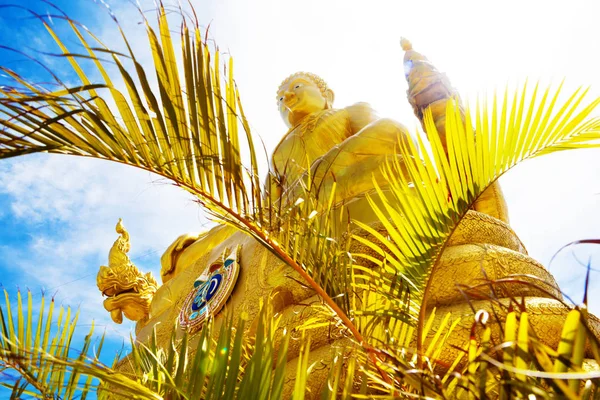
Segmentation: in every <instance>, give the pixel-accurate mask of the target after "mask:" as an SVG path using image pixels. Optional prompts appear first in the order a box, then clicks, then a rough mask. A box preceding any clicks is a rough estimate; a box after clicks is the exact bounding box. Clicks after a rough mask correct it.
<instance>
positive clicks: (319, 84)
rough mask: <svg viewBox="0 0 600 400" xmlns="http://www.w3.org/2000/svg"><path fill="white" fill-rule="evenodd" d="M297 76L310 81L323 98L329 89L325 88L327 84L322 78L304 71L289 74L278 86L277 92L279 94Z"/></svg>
mask: <svg viewBox="0 0 600 400" xmlns="http://www.w3.org/2000/svg"><path fill="white" fill-rule="evenodd" d="M299 76H303V77H306V78H308V79H310V80H311V81H312V82H313V83H314V84H315V85H317V87H318V88H319V90H320V91H321V94H322V95H323V97H325V96H326V93H327V90H328V89H329V87H328V86H327V83H326V82H325V81H324V80H323V78H321V77H320V76H319V75H316V74H313V73H310V72H304V71H300V72H296V73H295V74H291V75H290V76H288V77H287V78H285V79H284V80H283V82H281V85H279V88H278V89H277V91H278V92H279V91H280V90H281V88H282V87H283V86H284V85H286V84H288V83H290V81H292V80H293V79H295V78H297V77H299Z"/></svg>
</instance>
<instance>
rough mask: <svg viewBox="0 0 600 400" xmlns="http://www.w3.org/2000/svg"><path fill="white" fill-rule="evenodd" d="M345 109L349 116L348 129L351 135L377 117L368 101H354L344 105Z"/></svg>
mask: <svg viewBox="0 0 600 400" xmlns="http://www.w3.org/2000/svg"><path fill="white" fill-rule="evenodd" d="M345 110H346V111H347V112H348V116H349V117H350V118H349V120H350V131H351V132H352V134H353V135H354V134H356V133H358V132H360V131H361V130H362V129H363V128H364V127H366V126H367V125H369V124H371V123H373V122H375V121H377V120H378V119H379V118H378V117H377V113H375V110H373V108H372V107H371V106H370V105H369V104H368V103H356V104H353V105H351V106H350V107H346V108H345Z"/></svg>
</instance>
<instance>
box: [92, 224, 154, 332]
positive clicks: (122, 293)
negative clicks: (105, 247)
mask: <svg viewBox="0 0 600 400" xmlns="http://www.w3.org/2000/svg"><path fill="white" fill-rule="evenodd" d="M115 229H116V231H117V233H118V234H119V235H120V236H119V238H118V239H117V240H116V241H115V243H114V244H113V246H112V248H111V249H110V251H109V253H108V267H106V266H101V267H100V270H99V271H98V275H97V276H96V284H97V285H98V289H99V290H100V291H101V292H102V294H103V295H104V296H107V297H108V298H107V299H106V300H104V308H105V309H106V311H108V312H110V316H111V318H112V320H113V321H114V322H116V323H117V324H120V323H122V322H123V314H125V317H127V318H128V319H130V320H132V321H138V322H142V323H143V322H144V321H147V320H148V317H149V314H150V303H151V302H152V297H153V296H154V293H156V289H157V288H158V284H157V282H156V280H155V279H154V277H153V276H152V273H151V272H148V273H146V274H144V273H142V272H140V270H139V269H138V268H137V267H136V266H135V265H133V263H132V262H131V260H130V259H129V257H128V256H127V253H128V252H129V248H130V243H129V232H127V230H126V229H125V228H124V227H123V222H122V220H121V219H120V218H119V222H117V226H116V228H115Z"/></svg>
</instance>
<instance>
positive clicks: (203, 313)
mask: <svg viewBox="0 0 600 400" xmlns="http://www.w3.org/2000/svg"><path fill="white" fill-rule="evenodd" d="M239 253H240V246H238V247H237V249H236V250H235V251H232V252H231V253H230V254H229V256H227V257H223V260H219V261H217V262H214V263H212V264H211V265H210V267H209V268H208V269H207V270H206V271H205V272H204V273H203V274H202V275H200V276H199V277H198V279H196V281H195V282H194V289H193V290H192V291H191V292H190V294H188V296H187V297H186V299H185V301H184V303H183V307H182V308H181V312H180V313H179V324H180V325H181V327H182V328H187V329H189V330H190V331H192V332H193V331H196V330H198V329H199V328H200V327H201V326H202V324H203V323H204V321H205V320H206V319H207V318H208V317H209V316H210V315H215V314H217V313H218V312H219V311H220V310H221V308H223V306H224V305H225V303H226V302H227V299H228V298H229V296H230V295H231V292H232V291H233V287H234V286H235V282H236V281H237V278H238V275H239V271H240V265H239ZM225 254H227V251H226V252H225Z"/></svg>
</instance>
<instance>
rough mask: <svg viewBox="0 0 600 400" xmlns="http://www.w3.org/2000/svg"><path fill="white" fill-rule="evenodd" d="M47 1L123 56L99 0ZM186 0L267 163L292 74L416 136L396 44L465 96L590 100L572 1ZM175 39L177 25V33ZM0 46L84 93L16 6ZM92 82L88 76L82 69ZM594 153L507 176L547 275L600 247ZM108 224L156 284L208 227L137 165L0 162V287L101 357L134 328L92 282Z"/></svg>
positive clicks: (137, 39) (566, 274)
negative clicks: (66, 315)
mask: <svg viewBox="0 0 600 400" xmlns="http://www.w3.org/2000/svg"><path fill="white" fill-rule="evenodd" d="M54 3H55V4H57V5H58V6H59V7H61V8H62V9H63V10H64V11H65V12H67V13H68V14H69V15H70V16H71V17H72V18H73V19H76V20H78V21H80V22H82V23H83V24H85V25H86V26H87V27H88V28H90V29H91V30H93V31H94V32H96V33H97V34H98V35H99V36H100V37H101V38H102V39H103V40H104V41H105V42H106V43H109V44H110V45H111V46H113V47H114V48H115V49H116V50H119V49H122V43H121V41H120V40H119V37H118V32H117V31H116V30H115V27H114V24H113V22H112V21H111V19H110V18H109V15H108V13H107V11H106V8H105V7H104V6H103V5H102V4H100V3H97V2H94V1H92V0H78V1H71V0H64V1H55V2H54ZM109 3H110V4H111V7H112V9H113V11H114V13H115V14H116V15H117V17H118V18H119V20H120V22H121V24H122V25H123V28H124V29H125V31H126V32H127V33H128V34H130V35H131V36H130V39H131V42H132V45H133V48H134V49H135V51H136V52H137V54H138V58H139V59H140V61H141V62H142V64H143V65H144V66H146V67H150V66H151V56H150V54H149V50H148V46H147V44H146V39H145V33H144V29H143V26H142V25H140V22H141V21H142V19H141V17H140V16H139V14H138V13H137V11H136V10H135V8H134V7H133V6H131V4H129V2H127V1H116V0H115V1H112V2H109ZM173 3H174V2H167V4H173ZM193 3H194V4H195V6H196V7H197V12H198V15H199V16H200V20H201V23H202V24H204V26H207V25H208V24H209V23H210V35H209V36H210V37H212V38H214V39H215V40H216V41H217V43H218V44H219V46H220V49H221V51H223V52H226V53H230V54H233V56H234V58H235V60H236V76H237V83H238V86H239V87H240V90H241V93H242V100H243V101H244V104H245V105H246V106H245V111H246V114H247V115H248V117H249V119H250V122H251V124H252V127H253V129H254V132H255V133H256V134H258V135H260V136H261V137H262V138H263V140H264V142H265V147H266V152H267V153H269V152H270V151H271V150H272V148H273V147H274V145H275V144H276V143H277V141H278V140H279V138H280V137H281V136H282V135H283V134H284V132H285V127H284V125H283V123H282V122H281V121H280V120H279V116H278V113H277V110H276V106H275V91H276V88H277V86H278V85H279V83H280V82H281V80H283V78H285V77H286V76H287V75H289V74H290V73H292V72H296V71H298V70H307V71H312V72H315V73H318V74H320V75H321V76H323V77H324V78H325V79H326V80H327V81H328V83H329V85H330V86H331V87H332V88H333V90H334V91H335V92H336V105H337V106H340V107H343V106H346V105H349V104H352V103H354V102H358V101H367V102H369V103H371V104H372V105H373V106H374V108H375V109H376V110H378V111H379V113H380V115H382V116H386V117H391V118H394V119H396V120H398V121H401V122H403V123H404V124H405V125H407V126H408V127H409V128H410V129H416V126H417V122H416V120H415V118H414V117H413V116H412V110H411V109H410V106H409V105H408V103H407V102H406V99H405V91H406V83H405V82H404V76H403V72H402V61H401V60H402V53H401V51H400V48H399V38H400V36H407V37H409V38H410V39H411V40H412V42H413V45H414V46H415V49H417V50H420V51H422V52H423V53H425V54H426V55H427V56H428V57H429V58H430V60H432V61H433V62H434V63H435V64H436V65H437V66H438V67H439V68H440V69H441V70H443V71H445V72H446V73H447V74H448V76H449V77H450V79H451V81H452V82H453V84H454V85H455V86H456V87H457V88H458V89H459V90H460V91H461V94H463V98H464V99H466V100H470V101H473V100H474V99H475V95H476V94H482V93H486V92H487V93H488V94H490V93H492V92H493V91H494V90H495V89H497V88H500V90H502V89H503V88H504V86H505V85H506V83H507V82H509V83H513V84H514V83H515V82H523V81H524V80H525V79H526V78H529V79H530V80H532V81H536V80H538V79H541V80H542V81H543V82H548V81H550V80H553V81H554V82H556V81H559V80H560V79H562V78H563V77H567V78H568V79H567V83H566V86H567V88H568V89H571V88H573V87H577V86H579V85H592V90H591V94H592V95H596V96H598V95H600V76H598V74H597V66H598V65H599V62H598V61H600V60H599V59H598V57H599V56H598V55H597V51H596V49H598V48H600V32H598V29H597V28H596V21H595V16H597V15H598V12H600V10H598V6H597V5H595V4H594V3H593V2H591V1H589V2H586V1H580V2H573V3H572V4H571V3H570V4H569V7H568V8H565V7H566V6H565V5H564V4H562V3H558V2H557V3H553V2H528V3H527V4H521V3H520V2H516V1H515V2H512V1H508V2H503V4H502V6H501V7H500V6H498V7H492V6H482V5H481V4H480V3H479V2H475V1H471V2H458V3H454V2H453V4H446V3H445V2H439V3H436V2H433V3H430V2H428V3H427V4H428V5H427V7H425V6H423V5H419V4H417V3H419V2H398V1H373V2H356V3H351V2H345V1H330V2H317V1H316V0H315V1H312V0H311V1H307V2H305V3H303V5H302V6H299V5H298V3H297V2H293V3H292V2H281V1H267V0H261V1H256V2H245V1H241V0H222V1H217V0H214V1H202V2H199V1H195V2H193ZM367 3H368V4H367ZM0 4H9V2H7V1H3V0H0ZM19 4H21V5H23V6H26V7H31V8H33V9H35V10H36V11H38V12H39V13H42V14H45V13H46V12H48V11H49V12H50V13H56V11H50V8H49V6H48V5H47V4H45V3H43V2H41V1H36V0H25V1H21V2H19ZM561 4H562V6H561ZM142 5H143V7H144V9H145V10H152V9H153V7H154V6H153V3H152V2H151V1H142ZM432 8H435V9H436V12H435V13H433V14H432V13H430V11H431V9H432ZM153 15H154V14H153V13H152V12H149V13H148V14H147V16H148V17H149V18H152V17H153ZM53 27H54V28H55V29H56V30H57V31H58V32H59V33H60V34H61V35H64V36H63V37H64V38H65V39H66V43H67V45H68V46H73V49H74V50H80V49H79V48H78V47H77V46H76V44H75V41H74V40H72V38H71V36H70V34H69V32H68V27H67V26H65V24H63V23H61V22H60V21H58V20H56V19H55V20H53ZM177 30H178V29H177V26H176V25H173V26H172V31H174V32H177ZM0 44H2V45H5V46H11V47H14V48H18V49H19V50H21V51H24V52H26V53H28V54H30V55H33V56H34V57H35V59H37V60H39V61H41V62H43V63H46V64H48V65H49V66H51V67H52V68H53V70H56V71H58V72H59V75H60V77H61V79H64V80H65V81H67V82H69V83H72V84H77V83H78V81H77V79H76V77H74V76H73V75H72V74H70V73H69V72H68V68H63V67H62V65H64V60H61V59H57V58H55V57H52V56H49V55H47V54H43V53H54V52H57V51H58V50H57V48H56V46H55V45H53V44H52V41H51V38H50V37H49V36H48V35H47V33H46V32H45V30H44V29H43V27H41V26H40V24H39V22H38V21H37V20H36V19H33V18H31V17H29V16H28V15H27V13H25V12H23V11H22V10H18V9H12V8H11V9H8V8H3V9H0ZM0 63H1V64H2V65H4V66H8V67H10V68H12V69H14V70H16V71H17V72H19V73H20V74H22V75H24V76H27V77H28V78H31V79H32V80H37V81H47V80H48V76H47V75H45V73H44V72H43V70H42V69H41V68H39V67H37V66H35V64H34V63H32V62H31V61H28V60H26V59H25V57H23V56H22V55H19V54H15V53H12V52H7V51H6V50H1V49H0ZM90 76H92V77H96V78H98V76H97V74H95V73H94V72H93V71H92V70H91V69H90ZM153 79H155V78H153ZM0 82H2V83H6V78H2V77H0ZM117 85H119V83H118V84H117ZM597 154H598V153H597V152H594V151H579V152H565V153H561V154H557V155H553V156H548V157H544V158H541V159H539V160H532V161H530V162H526V163H524V164H523V165H521V166H519V167H517V168H515V170H514V171H510V172H509V173H508V174H507V175H506V176H504V177H503V178H502V179H501V183H502V185H503V188H504V190H505V193H506V196H507V200H508V205H509V211H510V217H511V223H512V226H513V228H514V230H515V231H516V232H517V233H518V234H519V236H520V237H521V239H522V241H523V242H524V243H525V245H526V247H527V248H528V249H529V251H530V254H531V255H532V256H533V257H534V258H536V259H538V260H539V261H541V262H542V263H543V264H545V265H547V263H548V261H549V260H550V257H551V256H552V255H553V254H554V253H555V252H556V251H557V250H558V249H559V248H560V247H561V246H562V245H564V244H566V243H568V242H570V241H572V240H577V239H582V238H598V237H600V232H599V230H600V212H599V211H598V210H600V207H599V206H600V197H599V196H600V195H599V193H600V182H599V179H598V177H600V161H599V160H600V157H598V155H597ZM265 159H266V157H265ZM118 218H123V219H124V223H125V226H126V227H127V228H128V230H129V231H130V233H131V238H132V250H131V253H130V255H131V258H132V259H133V261H134V262H135V263H136V264H137V265H138V267H139V268H140V269H141V270H143V271H153V272H154V274H155V276H157V277H158V271H159V268H160V267H159V263H160V261H159V260H160V255H161V254H162V252H163V251H164V249H166V247H167V246H168V245H169V244H170V243H171V241H172V240H174V239H175V238H176V237H177V236H178V235H180V234H182V233H185V232H192V231H198V230H202V229H204V228H205V227H206V226H207V223H208V222H207V220H206V219H205V218H204V216H203V214H202V211H201V210H200V209H199V207H198V205H197V204H196V203H195V202H194V201H193V198H191V197H190V196H189V195H187V194H185V193H183V192H182V191H181V190H180V189H178V188H175V187H173V186H171V185H169V183H168V182H165V181H164V180H162V179H160V178H158V177H156V176H153V175H151V174H148V173H147V172H144V171H141V170H136V169H134V168H130V167H124V166H121V165H117V164H112V163H110V162H104V161H99V160H87V159H80V158H75V157H67V156H58V155H42V154H40V155H33V156H27V157H21V158H16V159H13V160H5V161H0V283H2V285H3V286H4V287H5V288H6V289H7V290H8V291H9V292H10V293H11V296H12V298H14V297H15V296H16V290H17V288H20V289H21V290H26V289H27V288H28V289H30V290H32V292H33V293H35V294H38V293H40V292H41V291H42V290H45V291H46V293H47V294H48V295H51V294H52V295H55V296H56V299H57V301H58V302H59V304H64V305H68V306H71V307H75V308H77V307H80V309H81V310H82V316H81V318H80V324H81V325H82V329H81V331H80V333H81V334H85V333H87V326H89V324H90V323H91V320H92V319H94V320H95V321H96V322H97V325H98V326H99V328H100V329H106V333H107V337H108V342H107V344H108V346H107V348H105V350H104V353H105V354H106V357H107V358H106V361H107V362H109V361H111V360H112V356H113V355H114V352H115V351H116V350H117V349H118V348H120V346H121V344H122V342H123V340H128V339H127V338H128V335H129V333H130V332H131V331H132V329H133V324H131V323H128V322H127V321H126V322H125V323H124V324H123V325H121V326H118V325H116V324H114V323H112V322H111V320H110V317H109V315H108V313H107V312H105V311H104V309H103V308H102V298H101V296H100V293H99V292H98V291H97V289H96V285H95V276H96V272H97V269H98V267H99V266H100V265H103V264H106V262H107V254H108V250H109V248H110V246H111V245H112V243H113V242H114V240H115V239H116V234H115V232H114V225H115V224H116V222H117V220H118ZM576 254H577V255H578V257H579V258H580V259H584V260H586V261H587V259H588V258H589V257H590V256H592V258H591V260H592V265H593V266H595V267H596V268H597V269H600V261H598V260H597V256H598V255H599V252H598V249H597V248H596V247H587V248H584V247H581V248H578V249H577V250H576ZM551 271H552V272H553V273H554V274H555V276H556V277H557V279H558V280H559V283H560V284H561V287H562V288H563V290H565V291H567V292H569V293H571V294H573V296H575V300H576V301H580V300H581V293H582V288H583V276H584V273H585V269H584V268H583V267H581V266H580V265H579V264H578V263H577V262H576V261H575V258H574V253H573V251H572V250H568V251H565V252H563V253H562V254H561V255H560V256H559V257H558V258H557V259H556V261H555V262H554V263H553V265H552V266H551ZM597 278H598V277H597V274H596V273H595V274H594V275H593V280H592V289H597V287H598V282H599V280H598V279H597ZM592 292H593V293H592V294H593V296H592V298H591V302H592V305H591V308H592V310H596V312H597V313H599V312H600V296H597V297H596V296H595V293H597V292H598V290H592ZM37 296H38V297H37V298H38V299H39V295H37ZM0 395H1V392H0Z"/></svg>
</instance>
